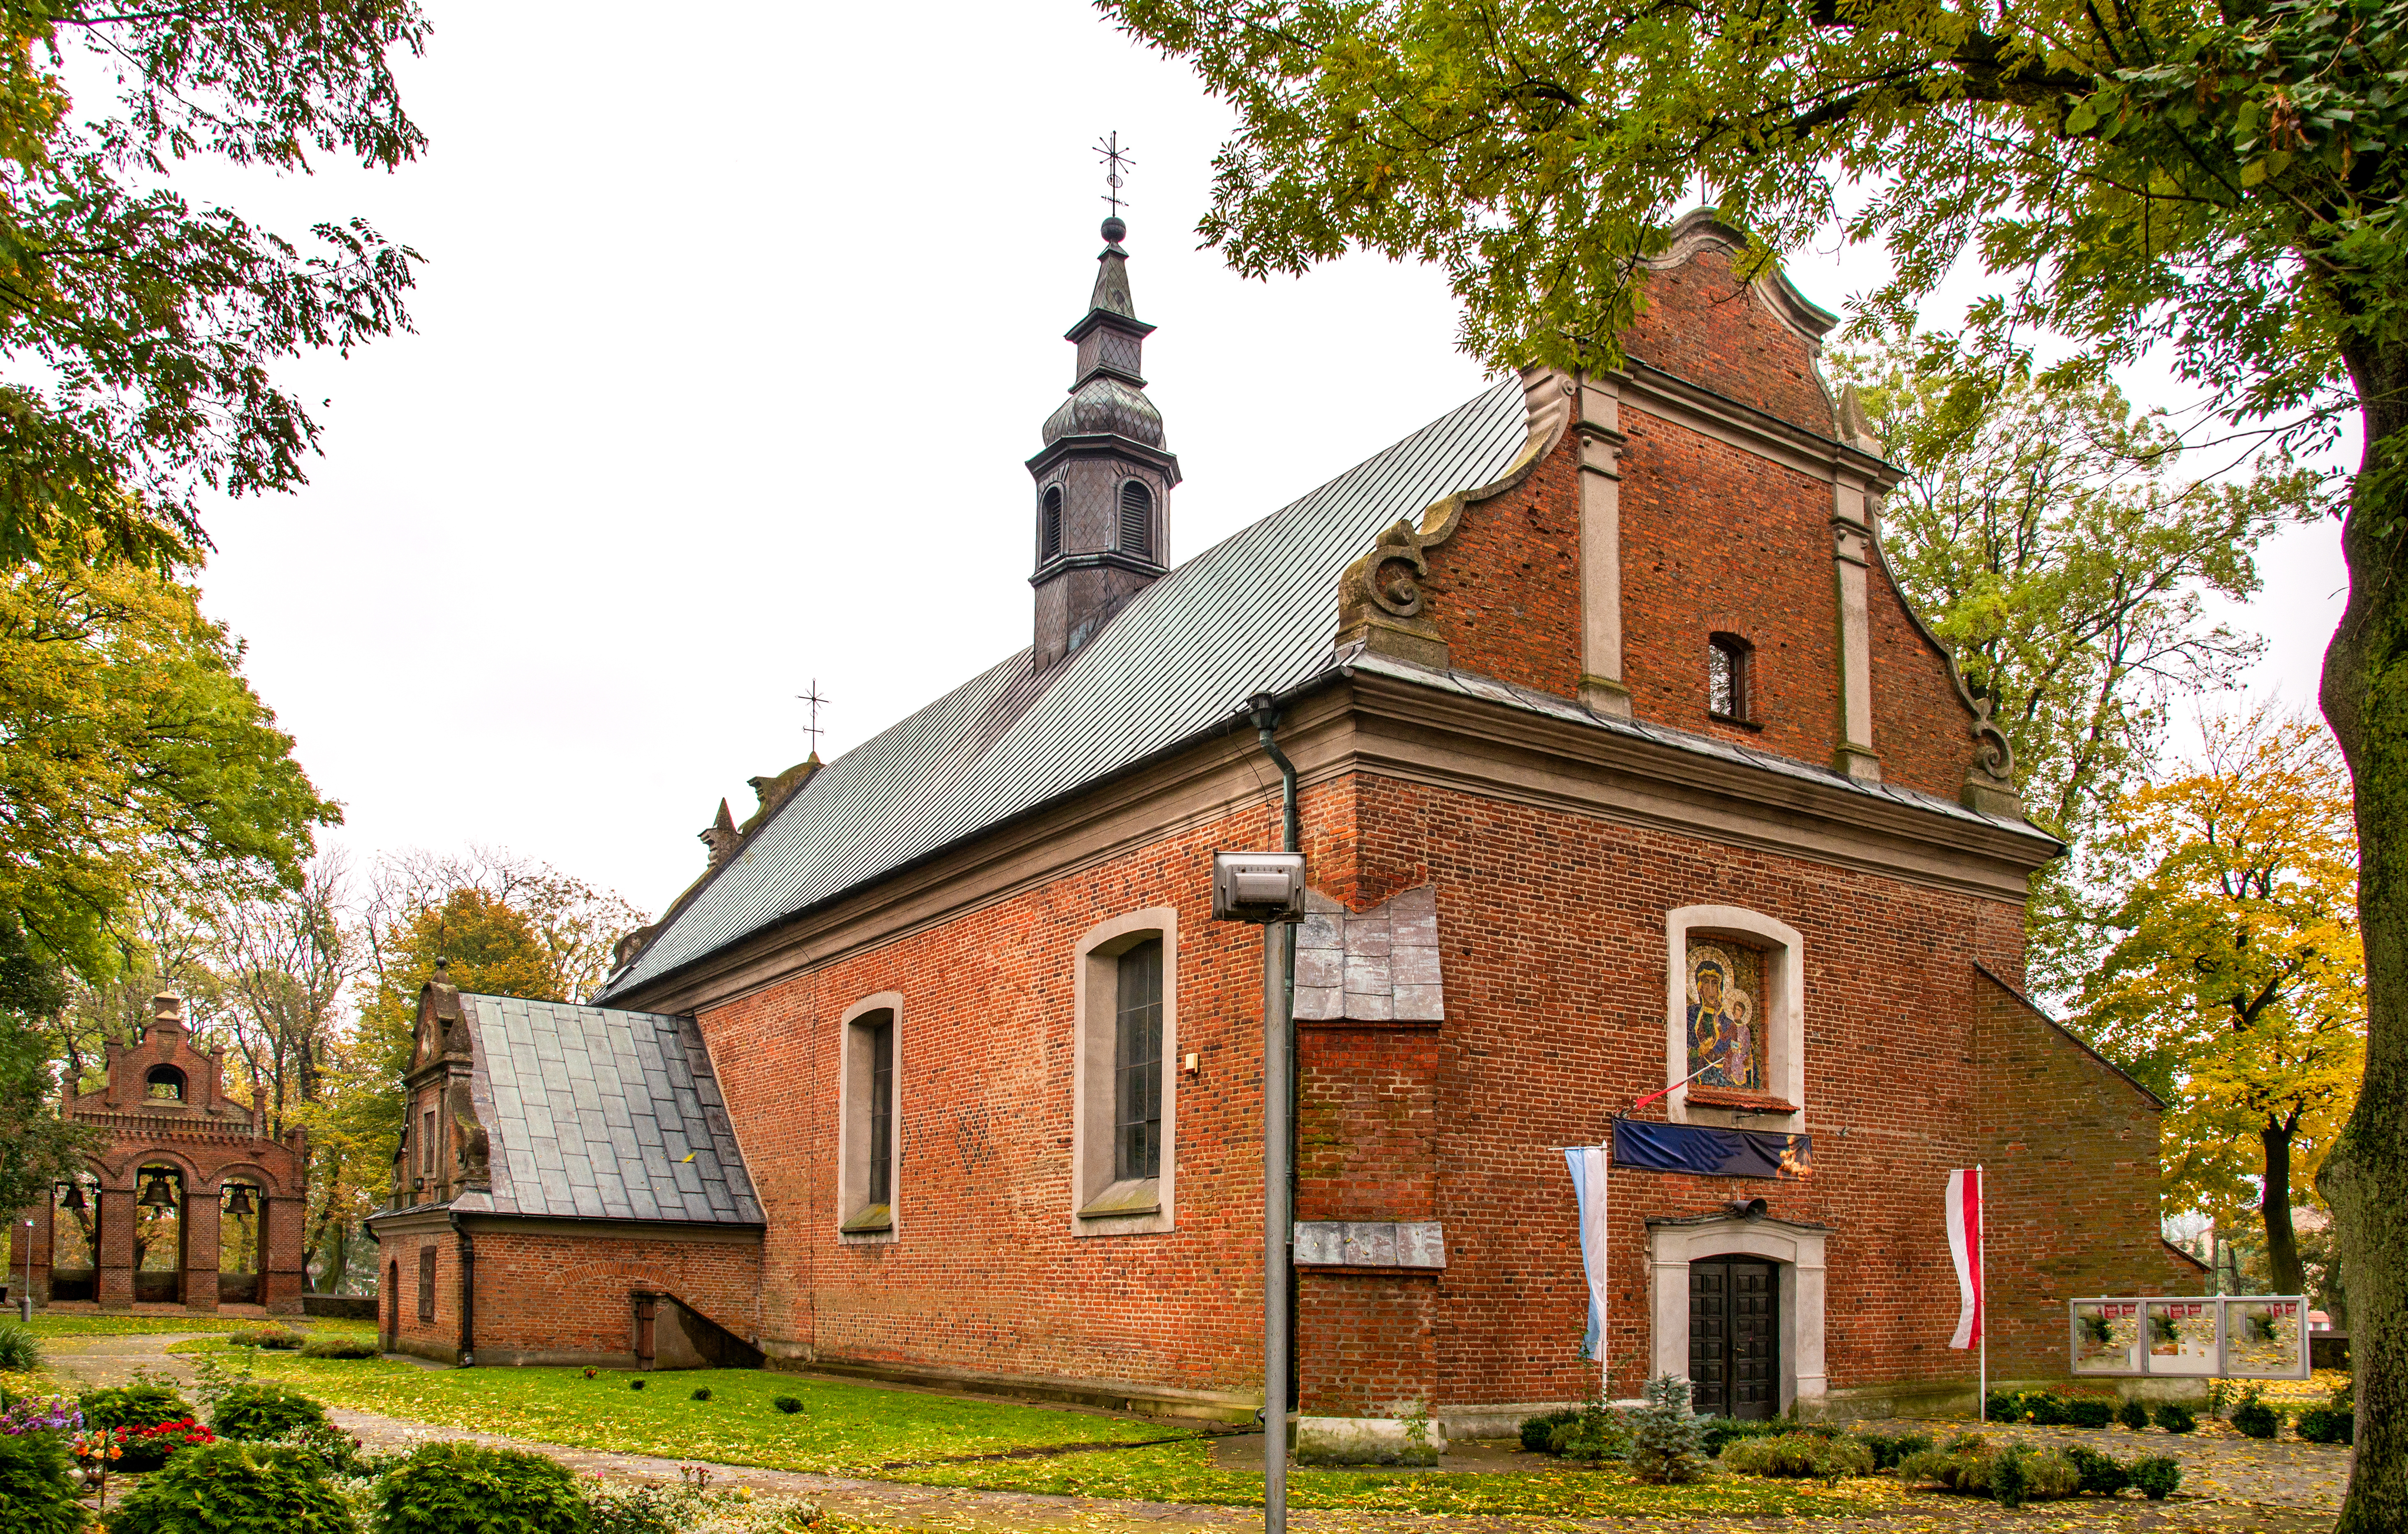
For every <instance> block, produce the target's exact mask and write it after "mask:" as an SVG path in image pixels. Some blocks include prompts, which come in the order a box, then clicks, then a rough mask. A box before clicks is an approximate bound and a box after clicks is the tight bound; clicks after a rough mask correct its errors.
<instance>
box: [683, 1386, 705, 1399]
mask: <svg viewBox="0 0 2408 1534" xmlns="http://www.w3.org/2000/svg"><path fill="white" fill-rule="evenodd" d="M688 1399H689V1400H697V1401H707V1400H709V1399H710V1386H709V1385H707V1384H698V1385H695V1387H694V1394H693V1395H692V1396H690V1397H688Z"/></svg>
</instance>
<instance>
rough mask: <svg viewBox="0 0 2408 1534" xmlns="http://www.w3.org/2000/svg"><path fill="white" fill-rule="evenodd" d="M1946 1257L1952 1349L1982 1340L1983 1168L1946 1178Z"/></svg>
mask: <svg viewBox="0 0 2408 1534" xmlns="http://www.w3.org/2000/svg"><path fill="white" fill-rule="evenodd" d="M1948 1255H1949V1257H1950V1258H1951V1259H1952V1260H1954V1261H1955V1262H1956V1264H1957V1335H1956V1336H1955V1337H1952V1338H1950V1339H1949V1340H1948V1345H1949V1346H1950V1347H1952V1348H1970V1347H1972V1346H1974V1345H1975V1344H1976V1343H1978V1342H1980V1341H1981V1340H1982V1168H1979V1167H1969V1168H1962V1169H1960V1170H1957V1171H1952V1172H1950V1173H1949V1174H1948Z"/></svg>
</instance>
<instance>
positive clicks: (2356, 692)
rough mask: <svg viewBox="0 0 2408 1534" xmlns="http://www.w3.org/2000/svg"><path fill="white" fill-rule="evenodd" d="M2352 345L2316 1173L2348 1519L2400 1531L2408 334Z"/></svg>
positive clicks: (2407, 1515)
mask: <svg viewBox="0 0 2408 1534" xmlns="http://www.w3.org/2000/svg"><path fill="white" fill-rule="evenodd" d="M2345 355H2346V357H2347V360H2348V363H2349V366H2350V373H2351V375H2352V381H2353V382H2355V383H2356V385H2357V387H2358V400H2359V406H2360V409H2361V411H2362V412H2363V419H2364V423H2365V430H2366V444H2367V445H2366V452H2365V455H2364V458H2363V459H2362V461H2361V463H2360V466H2359V473H2358V480H2357V483H2356V485H2355V487H2354V488H2353V490H2352V493H2351V497H2350V509H2349V520H2348V521H2347V522H2346V523H2344V524H2343V530H2342V552H2343V555H2344V556H2345V557H2346V558H2347V560H2348V562H2349V577H2350V580H2349V606H2348V608H2347V609H2345V610H2344V611H2343V614H2342V621H2341V628H2340V630H2339V631H2338V632H2337V633H2335V634H2334V636H2333V641H2332V645H2331V648H2329V650H2327V651H2326V652H2325V672H2324V686H2323V702H2324V710H2325V718H2326V719H2327V720H2328V721H2329V722H2330V723H2331V724H2332V727H2333V734H2334V736H2335V737H2336V738H2338V739H2339V740H2340V742H2341V749H2342V753H2343V755H2344V756H2345V757H2346V758H2347V759H2348V761H2349V767H2350V773H2351V777H2352V779H2353V781H2354V783H2355V790H2356V809H2357V818H2358V921H2359V925H2360V927H2361V929H2362V930H2363V932H2364V934H2365V939H2366V1078H2365V1081H2364V1082H2363V1083H2362V1084H2361V1086H2360V1087H2359V1089H2358V1107H2357V1109H2356V1111H2353V1112H2352V1113H2351V1114H2350V1116H2349V1123H2348V1124H2347V1125H2344V1126H2343V1130H2342V1133H2341V1136H2340V1139H2339V1140H2338V1141H2337V1142H2336V1143H2335V1145H2334V1147H2333V1151H2332V1154H2331V1155H2330V1156H2329V1157H2328V1158H2327V1159H2326V1161H2325V1165H2324V1169H2323V1171H2322V1172H2321V1173H2319V1174H2318V1176H2317V1179H2316V1183H2317V1186H2318V1187H2319V1188H2321V1189H2322V1190H2323V1192H2324V1196H2325V1200H2326V1202H2327V1203H2329V1204H2330V1205H2331V1206H2332V1211H2333V1214H2334V1217H2335V1231H2336V1234H2337V1235H2338V1237H2339V1246H2340V1249H2341V1261H2342V1274H2343V1283H2345V1284H2346V1285H2347V1287H2348V1290H2349V1299H2350V1337H2349V1348H2350V1362H2351V1364H2352V1365H2353V1373H2354V1376H2355V1378H2356V1381H2357V1384H2358V1456H2357V1461H2356V1464H2355V1465H2354V1467H2353V1468H2352V1469H2351V1471H2350V1480H2349V1495H2348V1498H2347V1499H2346V1500H2344V1501H2343V1504H2342V1513H2341V1521H2340V1522H2339V1524H2338V1525H2336V1526H2335V1530H2334V1534H2393V1531H2395V1530H2398V1529H2402V1528H2408V1220H2403V1219H2401V1217H2400V1209H2399V1200H2400V1197H2401V1190H2403V1189H2408V570H2403V568H2402V564H2403V561H2408V493H2403V484H2404V483H2408V480H2403V475H2402V474H2401V467H2402V466H2401V465H2400V464H2398V463H2396V462H2387V461H2386V460H2397V459H2400V458H2401V457H2402V456H2408V455H2403V454H2402V453H2401V452H2399V451H2398V450H2399V449H2400V448H2401V447H2402V446H2408V344H2403V343H2401V342H2396V341H2395V342H2393V343H2391V344H2389V345H2387V346H2382V347H2370V348H2367V349H2363V350H2358V351H2349V352H2347V353H2345ZM2386 446H2388V447H2390V448H2391V449H2392V450H2393V451H2391V452H2387V453H2386V452H2385V449H2386Z"/></svg>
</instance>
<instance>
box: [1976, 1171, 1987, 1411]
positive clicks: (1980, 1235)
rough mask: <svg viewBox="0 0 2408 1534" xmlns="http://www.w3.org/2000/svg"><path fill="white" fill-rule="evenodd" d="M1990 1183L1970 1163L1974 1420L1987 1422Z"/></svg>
mask: <svg viewBox="0 0 2408 1534" xmlns="http://www.w3.org/2000/svg"><path fill="white" fill-rule="evenodd" d="M1989 1183H1990V1180H1989V1178H1988V1177H1987V1176H1986V1175H1985V1174H1984V1172H1983V1170H1982V1164H1981V1163H1980V1162H1978V1161H1976V1162H1975V1163H1973V1208H1974V1209H1975V1210H1976V1211H1979V1218H1980V1221H1981V1224H1980V1225H1979V1226H1977V1227H1976V1228H1975V1230H1974V1232H1973V1253H1974V1256H1973V1272H1974V1275H1975V1276H1974V1281H1973V1282H1974V1290H1973V1307H1974V1311H1975V1312H1976V1313H1977V1314H1979V1315H1980V1316H1981V1318H1982V1399H1981V1406H1980V1410H1979V1418H1978V1420H1980V1421H1982V1422H1985V1423H1986V1422H1988V1421H1989V1420H1990V1187H1989Z"/></svg>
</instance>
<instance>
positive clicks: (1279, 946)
mask: <svg viewBox="0 0 2408 1534" xmlns="http://www.w3.org/2000/svg"><path fill="white" fill-rule="evenodd" d="M1246 715H1247V718H1248V719H1249V720H1250V721H1251V722H1252V723H1253V724H1254V738H1255V739H1256V741H1257V742H1258V743H1259V744H1260V745H1261V747H1262V751H1263V754H1264V755H1266V756H1268V757H1269V758H1270V760H1271V765H1272V766H1274V767H1278V768H1279V775H1280V839H1281V842H1282V843H1283V851H1286V852H1291V853H1294V852H1301V851H1302V850H1303V849H1302V847H1301V845H1300V844H1301V842H1302V841H1303V835H1302V831H1301V827H1300V824H1299V818H1298V812H1297V802H1296V764H1295V763H1294V762H1291V761H1289V760H1288V759H1287V753H1285V752H1283V751H1282V750H1280V748H1279V738H1278V737H1277V735H1276V734H1275V732H1276V731H1277V730H1278V728H1279V722H1280V706H1279V700H1278V699H1277V698H1276V697H1273V696H1272V695H1270V694H1269V693H1258V694H1256V695H1254V696H1253V697H1251V698H1249V699H1247V701H1246ZM1295 1002H1296V928H1295V927H1294V926H1292V925H1289V924H1288V923H1286V922H1274V923H1271V924H1270V925H1267V926H1265V927H1264V928H1263V1021H1264V1025H1265V1027H1264V1039H1263V1044H1264V1050H1263V1106H1264V1109H1265V1116H1266V1119H1267V1120H1269V1119H1270V1118H1271V1117H1272V1116H1273V1115H1276V1116H1277V1118H1278V1120H1279V1121H1280V1122H1266V1123H1265V1124H1264V1125H1263V1129H1264V1136H1263V1152H1264V1155H1263V1161H1264V1167H1263V1169H1264V1172H1265V1174H1266V1179H1265V1181H1266V1183H1267V1186H1266V1187H1265V1190H1264V1230H1263V1269H1264V1271H1263V1303H1264V1314H1263V1341H1264V1349H1263V1353H1264V1357H1263V1531H1264V1534H1287V1457H1288V1434H1287V1416H1288V1412H1289V1411H1290V1409H1291V1408H1293V1407H1294V1406H1295V1404H1296V1397H1297V1390H1296V1385H1297V1378H1296V1260H1295V1251H1294V1246H1295V1240H1296V1191H1297V1190H1296V1118H1297V1114H1296V1109H1297V1093H1296V1005H1295Z"/></svg>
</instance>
